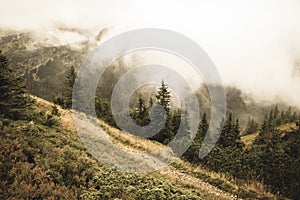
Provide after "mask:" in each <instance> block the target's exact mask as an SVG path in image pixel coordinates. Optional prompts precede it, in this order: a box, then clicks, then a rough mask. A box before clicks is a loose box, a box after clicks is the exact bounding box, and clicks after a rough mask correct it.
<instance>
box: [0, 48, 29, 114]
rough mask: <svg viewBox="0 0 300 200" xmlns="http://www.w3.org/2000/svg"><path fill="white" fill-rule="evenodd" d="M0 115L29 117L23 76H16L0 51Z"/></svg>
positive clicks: (27, 98)
mask: <svg viewBox="0 0 300 200" xmlns="http://www.w3.org/2000/svg"><path fill="white" fill-rule="evenodd" d="M0 83H1V85H0V115H4V117H7V118H11V119H26V118H28V117H29V109H30V105H31V101H30V98H29V97H28V96H27V95H26V93H27V90H26V87H25V81H24V79H23V77H21V76H16V75H15V71H14V70H13V68H12V67H11V66H10V65H9V62H8V59H7V58H6V56H4V55H3V54H2V52H1V51H0Z"/></svg>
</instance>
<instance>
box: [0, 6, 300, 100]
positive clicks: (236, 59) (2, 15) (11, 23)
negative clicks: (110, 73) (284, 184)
mask: <svg viewBox="0 0 300 200" xmlns="http://www.w3.org/2000/svg"><path fill="white" fill-rule="evenodd" d="M175 2H176V1H174V0H160V1H156V0H151V1H142V0H106V1H104V0H82V1H79V0H49V1H46V0H44V1H42V0H26V1H24V0H1V1H0V26H1V27H5V28H17V29H38V30H45V29H47V28H49V27H51V26H52V25H53V23H58V22H59V23H64V24H67V25H69V26H78V27H82V28H88V29H91V30H100V29H101V28H104V27H109V28H110V30H111V31H110V32H109V34H116V33H120V32H122V31H126V30H131V29H133V28H145V27H154V28H165V29H171V30H174V31H177V32H179V33H182V34H184V35H186V36H188V37H190V38H191V39H193V40H195V41H196V42H197V43H198V44H199V45H200V46H201V47H202V48H204V50H205V51H206V52H207V53H208V55H209V56H210V57H211V59H212V60H213V61H214V63H215V65H216V66H217V68H218V70H219V72H220V75H221V77H222V79H223V81H224V82H225V83H227V84H231V83H232V84H235V85H238V86H239V87H241V88H243V89H245V90H247V91H251V92H254V93H255V95H257V96H258V97H262V96H265V97H266V96H268V97H270V98H274V97H276V96H278V97H279V96H280V98H283V99H285V100H287V101H290V102H292V103H294V104H296V103H298V102H300V101H299V100H298V99H300V78H299V76H293V75H292V72H293V71H294V72H295V71H297V70H295V69H293V68H294V66H297V63H298V66H299V65H300V1H299V0H248V1H243V0H236V1H235V0H227V1H224V0H219V1H217V0H209V1H208V0H205V1H204V0H203V1H201V0H189V1H178V2H176V3H175ZM299 104H300V103H299Z"/></svg>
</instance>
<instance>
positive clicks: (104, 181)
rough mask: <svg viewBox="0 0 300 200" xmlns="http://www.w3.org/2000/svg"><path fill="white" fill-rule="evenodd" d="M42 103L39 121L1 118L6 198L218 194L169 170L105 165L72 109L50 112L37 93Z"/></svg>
mask: <svg viewBox="0 0 300 200" xmlns="http://www.w3.org/2000/svg"><path fill="white" fill-rule="evenodd" d="M36 105H37V106H36V110H37V111H38V113H37V114H36V115H37V116H36V120H34V121H11V120H8V119H3V118H1V129H0V137H1V146H2V148H1V159H0V160H1V164H0V168H1V182H0V185H1V187H0V188H1V190H0V196H1V199H78V198H79V199H117V198H119V199H203V198H208V199H217V198H216V196H217V195H216V194H215V193H214V192H208V190H207V191H205V190H202V191H204V192H203V193H202V191H201V190H198V189H197V188H196V187H191V186H188V185H185V184H183V183H176V182H174V181H172V180H169V178H168V176H167V177H159V176H156V175H155V174H152V175H151V174H150V175H136V174H129V173H122V172H119V171H116V170H114V169H111V168H108V167H106V166H104V165H102V164H101V163H99V162H98V161H97V160H95V159H94V158H93V157H91V156H90V155H89V154H88V153H87V151H86V149H85V147H84V146H83V144H82V143H81V141H80V139H79V137H78V135H77V134H76V133H75V132H74V129H72V125H71V124H72V123H71V121H70V111H66V110H61V109H59V113H60V114H61V116H60V117H58V116H53V117H49V116H50V115H51V109H52V105H51V104H50V103H48V102H46V101H44V100H41V99H37V103H36ZM56 120H57V121H56ZM154 145H155V144H154ZM219 196H220V197H222V195H221V194H218V198H219ZM223 197H224V198H225V197H226V195H223ZM225 199H226V198H225Z"/></svg>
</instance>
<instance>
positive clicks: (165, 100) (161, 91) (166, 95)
mask: <svg viewBox="0 0 300 200" xmlns="http://www.w3.org/2000/svg"><path fill="white" fill-rule="evenodd" d="M156 100H157V103H158V104H159V105H161V106H162V107H163V108H164V109H165V111H166V123H165V126H164V128H163V129H162V130H161V131H160V132H159V133H158V134H156V135H155V136H154V137H153V139H154V140H157V141H158V142H161V143H163V144H167V143H169V142H170V141H171V140H172V139H173V137H174V133H173V132H172V130H173V125H172V119H171V111H170V110H171V109H170V101H171V94H170V91H169V90H168V86H167V85H166V84H165V83H164V81H162V83H161V86H160V87H159V88H158V92H157V94H156Z"/></svg>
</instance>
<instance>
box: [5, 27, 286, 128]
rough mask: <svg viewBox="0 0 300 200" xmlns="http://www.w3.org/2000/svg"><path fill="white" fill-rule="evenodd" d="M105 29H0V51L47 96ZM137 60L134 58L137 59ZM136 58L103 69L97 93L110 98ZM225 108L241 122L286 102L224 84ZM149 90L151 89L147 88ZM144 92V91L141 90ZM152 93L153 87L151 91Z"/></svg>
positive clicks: (204, 95) (202, 98)
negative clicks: (267, 99)
mask: <svg viewBox="0 0 300 200" xmlns="http://www.w3.org/2000/svg"><path fill="white" fill-rule="evenodd" d="M107 31H108V29H106V28H104V29H101V30H100V31H99V32H98V33H97V32H95V33H94V34H93V33H91V32H89V31H88V30H84V29H77V28H70V27H68V26H63V25H61V24H60V25H58V26H57V27H56V28H55V29H54V30H52V31H51V32H48V33H40V32H35V31H15V30H4V29H3V30H0V46H1V51H2V52H3V53H4V55H6V56H7V57H8V58H9V60H10V62H11V64H12V66H13V67H15V68H17V72H18V73H19V74H20V75H23V76H24V77H25V78H26V83H27V88H28V89H29V92H30V93H31V94H33V95H36V96H39V97H42V98H44V99H47V100H53V97H54V96H59V95H60V94H62V93H63V91H64V87H62V86H63V85H64V80H65V77H66V72H67V70H68V69H69V68H70V67H71V66H74V67H75V69H78V68H79V67H80V65H81V63H82V62H83V60H84V59H85V57H86V56H87V55H88V53H89V52H90V51H92V50H93V49H94V48H95V47H96V46H97V44H98V43H99V42H100V40H101V39H102V38H103V36H104V35H105V34H106V33H107ZM137 60H138V59H137ZM136 62H137V61H136V60H130V59H127V60H125V59H121V60H119V61H117V62H115V63H113V65H112V66H111V67H110V68H109V70H107V71H106V72H105V74H104V76H103V77H104V78H102V79H101V80H99V81H100V82H99V85H98V89H99V90H100V91H101V96H103V97H105V98H108V99H109V98H110V96H111V93H112V90H113V88H114V85H115V84H116V82H117V81H118V79H119V78H120V77H121V76H122V74H124V73H125V72H126V71H127V70H128V68H130V66H133V65H136V64H137V63H136ZM225 90H226V94H227V112H228V113H229V112H233V113H234V114H235V115H236V116H238V117H239V118H240V120H241V125H242V126H244V125H245V124H246V122H247V119H248V118H249V117H251V118H254V119H257V120H261V118H262V116H264V114H265V113H266V112H267V111H268V110H269V109H270V107H271V106H272V105H275V104H277V105H279V107H280V108H282V109H286V108H287V107H288V103H287V102H285V101H283V100H280V99H278V101H272V100H271V98H270V100H269V101H264V102H262V101H257V100H255V99H256V98H255V95H253V94H251V93H249V92H245V91H242V90H241V89H240V88H238V87H237V86H235V85H228V86H226V87H225ZM150 92H151V91H150ZM144 93H145V95H146V96H147V94H146V93H147V92H144ZM152 93H153V91H152ZM197 96H198V100H199V102H200V108H201V110H203V111H204V112H207V113H209V112H210V106H211V105H210V97H209V93H208V91H207V88H206V87H205V85H202V86H201V87H200V88H199V90H198V91H197Z"/></svg>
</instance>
